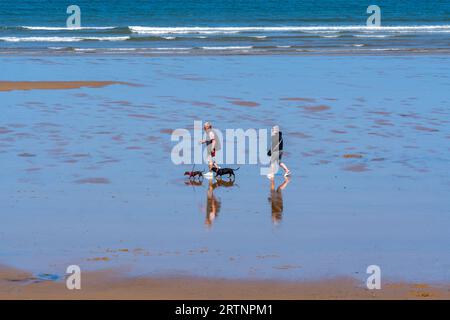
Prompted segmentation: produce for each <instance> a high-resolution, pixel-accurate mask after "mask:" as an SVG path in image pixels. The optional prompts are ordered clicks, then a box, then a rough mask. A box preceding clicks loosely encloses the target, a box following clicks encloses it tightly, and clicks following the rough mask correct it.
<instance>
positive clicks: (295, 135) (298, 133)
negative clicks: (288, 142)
mask: <svg viewBox="0 0 450 320" xmlns="http://www.w3.org/2000/svg"><path fill="white" fill-rule="evenodd" d="M288 135H289V136H292V137H296V138H300V139H308V138H311V136H309V135H307V134H305V133H303V132H289V133H288Z"/></svg>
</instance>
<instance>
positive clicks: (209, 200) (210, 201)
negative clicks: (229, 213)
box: [205, 179, 220, 227]
mask: <svg viewBox="0 0 450 320" xmlns="http://www.w3.org/2000/svg"><path fill="white" fill-rule="evenodd" d="M215 188H217V183H213V182H212V179H210V180H209V184H208V192H207V194H206V195H207V197H206V220H205V224H206V225H207V226H208V227H211V226H212V224H213V222H214V220H215V219H216V217H217V215H218V214H219V211H220V201H219V200H217V198H216V197H215V196H214V189H215Z"/></svg>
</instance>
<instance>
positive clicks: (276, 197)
mask: <svg viewBox="0 0 450 320" xmlns="http://www.w3.org/2000/svg"><path fill="white" fill-rule="evenodd" d="M289 181H290V180H289V178H288V177H286V178H284V181H283V183H282V184H280V185H279V187H278V188H276V189H275V179H274V178H272V179H270V196H269V202H270V203H271V206H272V223H273V224H274V225H277V224H279V223H280V222H281V219H283V194H282V191H283V190H284V189H285V188H286V187H287V185H288V184H289Z"/></svg>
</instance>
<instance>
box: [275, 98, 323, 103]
mask: <svg viewBox="0 0 450 320" xmlns="http://www.w3.org/2000/svg"><path fill="white" fill-rule="evenodd" d="M280 100H282V101H304V102H316V99H314V98H298V97H294V98H280Z"/></svg>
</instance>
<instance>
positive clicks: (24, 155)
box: [18, 152, 36, 158]
mask: <svg viewBox="0 0 450 320" xmlns="http://www.w3.org/2000/svg"><path fill="white" fill-rule="evenodd" d="M18 156H19V157H24V158H30V157H35V156H36V155H35V154H33V153H28V152H24V153H19V154H18Z"/></svg>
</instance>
